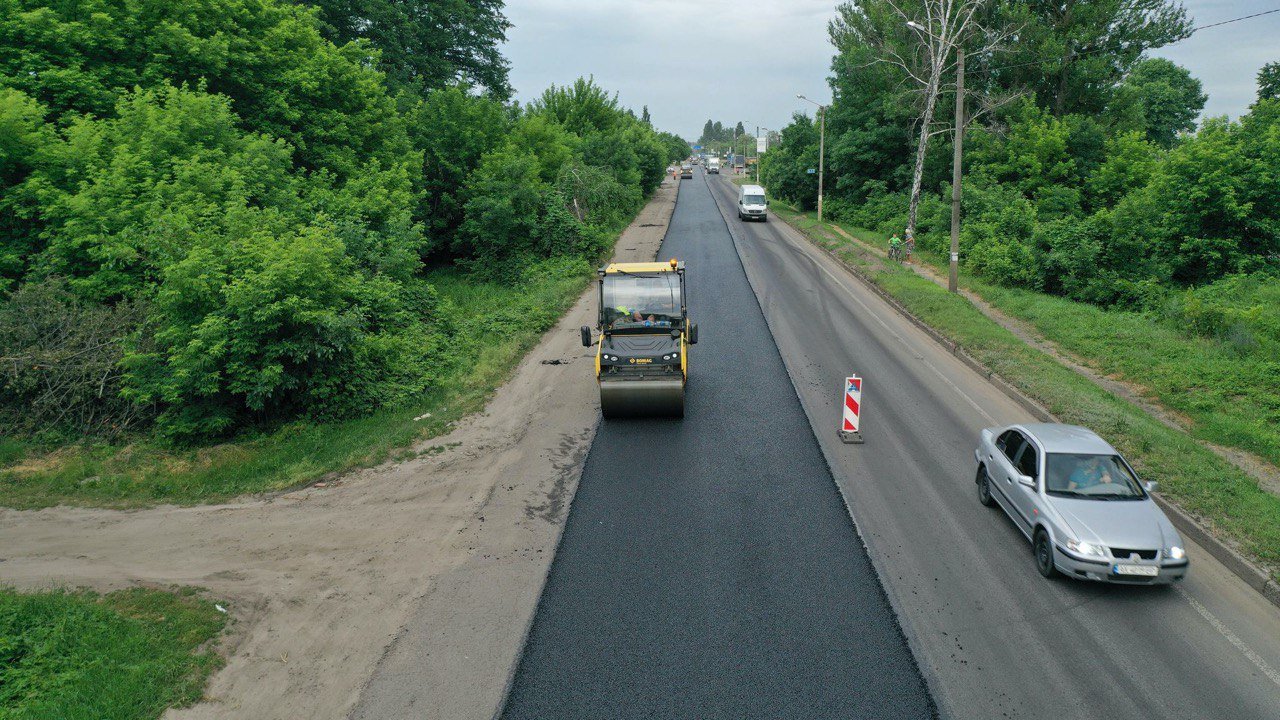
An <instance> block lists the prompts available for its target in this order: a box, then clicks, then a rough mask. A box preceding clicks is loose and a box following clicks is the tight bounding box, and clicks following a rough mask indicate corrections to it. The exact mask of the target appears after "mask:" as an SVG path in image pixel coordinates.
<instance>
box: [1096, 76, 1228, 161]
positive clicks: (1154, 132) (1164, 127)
mask: <svg viewBox="0 0 1280 720" xmlns="http://www.w3.org/2000/svg"><path fill="white" fill-rule="evenodd" d="M1207 99H1208V96H1207V95H1205V94H1204V92H1203V91H1202V89H1201V85H1200V81H1199V80H1197V79H1195V78H1194V77H1192V76H1191V73H1190V72H1189V71H1188V70H1187V69H1186V68H1184V67H1181V66H1179V65H1176V64H1174V63H1173V62H1170V61H1169V60H1165V59H1164V58H1146V59H1143V60H1142V61H1140V62H1139V63H1138V64H1137V65H1135V66H1134V67H1133V70H1132V71H1131V72H1130V73H1129V75H1128V76H1126V77H1125V80H1124V82H1123V83H1122V84H1121V85H1120V87H1118V88H1116V91H1115V96H1114V97H1113V99H1112V102H1111V104H1110V105H1109V106H1108V107H1107V114H1108V115H1109V116H1112V117H1113V118H1116V120H1115V122H1116V125H1117V127H1118V129H1120V130H1122V131H1123V130H1139V131H1141V132H1143V133H1145V134H1146V136H1147V139H1148V140H1150V141H1152V142H1154V143H1156V144H1157V145H1159V146H1161V147H1164V148H1168V147H1172V146H1173V141H1174V140H1175V139H1176V138H1177V136H1178V133H1180V132H1184V131H1189V130H1192V129H1194V128H1195V120H1196V117H1197V116H1199V114H1200V111H1201V110H1203V109H1204V103H1205V100H1207Z"/></svg>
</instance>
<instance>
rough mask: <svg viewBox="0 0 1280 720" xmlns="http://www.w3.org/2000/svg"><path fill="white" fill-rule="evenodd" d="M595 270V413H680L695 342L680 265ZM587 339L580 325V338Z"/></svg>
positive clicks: (623, 265) (673, 261)
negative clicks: (597, 400) (597, 290)
mask: <svg viewBox="0 0 1280 720" xmlns="http://www.w3.org/2000/svg"><path fill="white" fill-rule="evenodd" d="M599 275H600V316H599V321H598V325H597V327H598V329H599V330H600V338H599V341H598V343H597V347H596V380H597V381H598V382H599V383H600V411H601V412H602V413H603V414H604V416H605V417H606V418H631V417H684V386H685V381H686V380H687V379H688V377H689V358H688V349H689V346H690V345H693V344H694V343H697V342H698V326H697V325H695V324H693V323H691V322H689V312H688V308H686V307H685V292H684V263H682V262H680V261H678V260H676V259H675V258H672V259H671V261H670V262H665V263H663V262H648V263H612V264H610V265H606V266H605V267H603V268H600V270H599ZM592 343H593V340H592V332H591V328H590V327H588V326H586V325H583V326H582V344H583V346H585V347H591V345H592Z"/></svg>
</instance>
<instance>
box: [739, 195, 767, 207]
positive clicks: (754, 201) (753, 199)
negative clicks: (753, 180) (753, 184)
mask: <svg viewBox="0 0 1280 720" xmlns="http://www.w3.org/2000/svg"><path fill="white" fill-rule="evenodd" d="M742 204H743V205H763V204H764V196H763V195H743V196H742Z"/></svg>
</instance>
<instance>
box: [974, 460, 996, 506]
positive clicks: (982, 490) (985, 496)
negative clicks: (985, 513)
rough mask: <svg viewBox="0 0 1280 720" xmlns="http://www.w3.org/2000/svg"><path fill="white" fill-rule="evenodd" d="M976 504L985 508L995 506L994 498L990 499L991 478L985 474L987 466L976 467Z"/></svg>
mask: <svg viewBox="0 0 1280 720" xmlns="http://www.w3.org/2000/svg"><path fill="white" fill-rule="evenodd" d="M977 482H978V502H980V503H982V504H983V505H985V506H986V507H991V506H992V505H995V504H996V501H995V498H993V497H991V476H990V475H989V474H987V466H986V465H979V466H978V480H977Z"/></svg>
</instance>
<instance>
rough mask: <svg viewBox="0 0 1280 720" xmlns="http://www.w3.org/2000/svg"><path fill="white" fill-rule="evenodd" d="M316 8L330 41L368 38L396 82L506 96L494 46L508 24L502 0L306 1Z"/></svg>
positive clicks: (502, 65)
mask: <svg viewBox="0 0 1280 720" xmlns="http://www.w3.org/2000/svg"><path fill="white" fill-rule="evenodd" d="M306 1H307V2H308V4H313V5H315V6H317V7H319V8H320V19H321V21H322V22H323V25H322V27H323V29H324V32H325V36H326V37H328V38H329V39H330V40H332V41H333V42H334V43H335V44H338V45H345V44H346V43H348V42H351V41H353V40H365V41H368V42H369V43H370V44H371V45H372V46H373V47H375V48H377V49H378V50H379V51H380V58H379V63H378V67H380V68H381V69H382V70H383V71H384V72H386V73H387V76H388V78H389V79H390V80H391V81H392V82H393V83H394V84H397V85H409V86H412V87H416V88H420V89H425V90H431V89H435V88H441V87H445V86H447V85H453V84H458V83H463V84H468V85H473V86H477V87H481V88H484V89H485V90H486V91H487V92H488V94H490V95H492V96H493V97H496V98H499V99H505V98H507V97H509V96H510V95H511V86H510V85H509V83H508V79H507V73H508V69H509V63H508V62H507V60H506V59H505V58H504V57H502V54H501V52H500V47H499V46H500V45H501V44H502V43H503V42H504V41H505V40H506V32H507V30H508V29H509V28H510V27H511V23H510V22H508V21H507V18H506V16H505V15H503V14H502V5H503V2H502V0H306Z"/></svg>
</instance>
